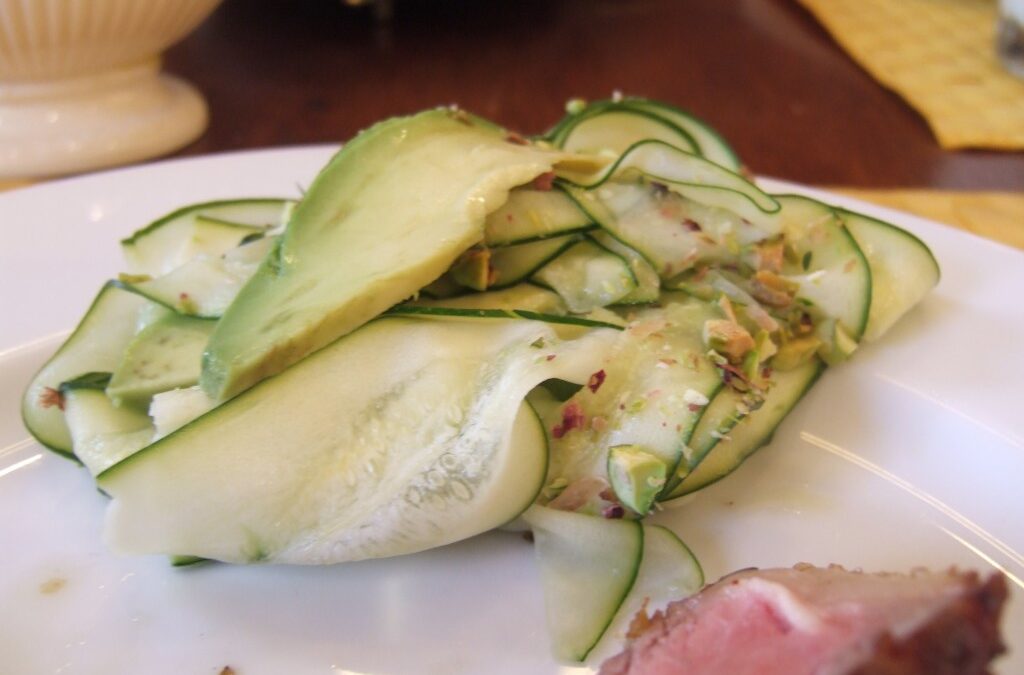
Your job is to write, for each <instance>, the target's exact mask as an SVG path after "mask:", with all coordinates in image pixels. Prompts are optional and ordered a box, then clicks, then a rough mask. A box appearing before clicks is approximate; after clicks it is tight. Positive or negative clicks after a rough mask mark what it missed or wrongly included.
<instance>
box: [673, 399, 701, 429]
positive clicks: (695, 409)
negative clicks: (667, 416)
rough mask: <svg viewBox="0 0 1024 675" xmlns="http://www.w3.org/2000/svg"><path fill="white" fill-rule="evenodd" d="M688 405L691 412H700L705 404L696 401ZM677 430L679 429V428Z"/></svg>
mask: <svg viewBox="0 0 1024 675" xmlns="http://www.w3.org/2000/svg"><path fill="white" fill-rule="evenodd" d="M686 407H687V408H688V409H689V410H690V412H700V410H701V409H703V408H704V406H702V405H697V404H696V403H690V404H688V405H687V406H686ZM676 431H678V429H677V430H676Z"/></svg>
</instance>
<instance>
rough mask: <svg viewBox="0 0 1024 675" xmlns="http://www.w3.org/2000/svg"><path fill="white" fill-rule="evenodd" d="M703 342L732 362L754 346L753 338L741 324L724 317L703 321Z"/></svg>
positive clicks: (736, 360)
mask: <svg viewBox="0 0 1024 675" xmlns="http://www.w3.org/2000/svg"><path fill="white" fill-rule="evenodd" d="M703 338H704V344H705V345H707V346H708V347H709V348H711V349H713V350H715V351H717V352H719V353H721V354H724V355H725V356H726V358H728V359H729V361H730V362H732V363H739V362H741V361H742V360H743V357H744V356H745V355H746V353H747V352H749V351H750V350H751V349H753V348H754V338H752V337H751V336H750V333H749V332H747V329H745V328H744V327H743V326H741V325H739V324H738V323H736V322H735V321H729V320H726V319H709V320H707V321H705V322H704V330H703Z"/></svg>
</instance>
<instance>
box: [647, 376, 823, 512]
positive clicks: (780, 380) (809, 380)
mask: <svg viewBox="0 0 1024 675" xmlns="http://www.w3.org/2000/svg"><path fill="white" fill-rule="evenodd" d="M824 369H825V365H824V364H823V363H822V362H821V361H819V360H818V359H813V360H811V361H809V362H807V363H806V364H804V365H802V366H800V367H799V368H795V369H793V370H788V371H782V372H779V373H776V374H775V376H774V385H773V386H772V388H771V389H770V390H769V391H768V393H767V395H766V396H765V400H764V404H763V405H762V406H761V407H760V408H758V409H757V410H756V411H754V412H752V413H751V414H750V415H748V416H747V417H746V419H744V420H743V422H742V423H740V424H738V425H736V426H735V427H734V428H733V430H732V431H731V432H730V433H729V434H728V435H726V436H724V437H722V438H719V439H718V442H717V443H716V444H715V445H714V447H713V448H711V450H710V451H709V452H708V453H707V454H706V455H705V457H704V459H703V461H701V463H700V464H698V465H697V467H696V468H695V469H694V470H693V471H692V472H690V474H689V475H688V476H686V477H685V478H684V479H683V480H682V482H680V483H679V484H678V485H677V486H676V488H675V489H674V490H673V491H672V492H671V494H669V495H668V497H667V498H666V500H663V501H667V500H668V499H675V498H678V497H682V496H684V495H688V494H690V493H692V492H696V491H697V490H700V489H701V488H704V487H707V486H708V485H710V484H711V483H714V482H715V481H718V480H720V479H722V478H724V477H725V476H727V475H728V474H730V473H732V471H734V470H735V469H736V468H737V467H739V465H740V464H742V463H743V461H744V460H745V459H746V458H747V457H749V456H750V455H751V454H753V453H754V452H755V451H756V450H757V449H758V448H760V447H761V446H763V445H765V444H766V443H768V442H769V441H770V440H771V436H772V433H773V432H774V431H775V428H776V427H777V426H778V425H779V424H780V423H781V422H782V419H783V418H784V417H785V416H786V415H787V414H788V413H789V411H790V410H792V409H793V406H795V405H796V404H797V403H798V402H799V401H800V399H801V398H802V397H803V395H804V394H805V393H807V391H808V390H809V389H810V387H811V385H812V384H814V382H815V381H816V380H817V379H818V377H819V376H820V375H821V373H822V372H823V371H824Z"/></svg>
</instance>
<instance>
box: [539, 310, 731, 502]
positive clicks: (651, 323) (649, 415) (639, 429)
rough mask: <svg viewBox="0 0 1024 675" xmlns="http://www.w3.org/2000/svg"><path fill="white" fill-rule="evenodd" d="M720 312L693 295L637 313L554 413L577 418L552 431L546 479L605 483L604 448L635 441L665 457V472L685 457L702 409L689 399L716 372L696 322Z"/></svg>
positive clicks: (704, 390) (710, 385)
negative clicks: (683, 301)
mask: <svg viewBox="0 0 1024 675" xmlns="http://www.w3.org/2000/svg"><path fill="white" fill-rule="evenodd" d="M718 316H719V314H718V313H717V311H716V310H715V309H714V308H713V307H712V306H711V305H707V304H704V303H699V302H691V303H687V304H677V303H670V304H668V305H667V306H666V307H664V308H662V309H650V310H645V311H641V312H639V313H638V315H637V317H636V319H635V320H634V322H633V323H632V324H631V325H630V327H628V328H627V329H626V331H624V332H623V334H622V336H621V337H620V338H619V340H618V341H617V343H616V344H615V347H614V348H613V349H612V350H611V351H610V352H609V353H608V354H607V356H605V358H604V360H603V361H602V363H601V370H600V371H596V372H595V373H594V374H593V376H592V377H591V378H588V380H587V381H584V383H585V384H588V385H589V386H585V387H583V388H582V389H580V390H579V391H578V392H577V393H576V394H575V395H574V396H573V397H572V398H570V399H569V400H568V401H566V402H565V403H564V404H563V405H562V408H561V410H560V411H559V412H558V415H560V416H561V417H562V418H563V419H568V416H569V415H571V414H574V413H577V412H578V414H580V415H582V418H583V419H582V422H581V423H580V424H578V425H574V426H572V427H571V428H566V426H564V424H563V426H561V428H559V429H557V430H552V429H549V431H552V432H553V436H554V438H553V439H552V441H551V468H550V470H549V475H548V482H549V483H552V482H555V481H557V482H558V483H561V484H571V483H573V482H574V481H577V480H579V479H583V478H587V477H597V478H600V479H602V480H605V481H606V482H610V481H609V479H608V474H607V464H608V459H607V455H608V451H609V449H610V448H612V447H615V446H619V445H636V446H641V447H643V448H644V449H645V450H646V451H648V452H649V453H651V454H652V455H654V456H655V457H657V458H659V459H660V460H661V461H663V462H664V464H665V466H666V470H667V473H668V474H669V475H671V473H672V472H673V471H675V469H676V466H677V465H679V464H680V463H681V462H684V461H685V460H686V454H687V452H688V450H687V445H686V443H687V441H688V440H689V438H690V434H691V433H692V431H693V427H694V425H695V424H696V423H697V420H698V419H699V417H700V414H701V408H700V407H699V406H694V405H692V404H691V403H690V401H692V400H694V399H703V398H708V399H710V398H711V397H713V396H714V393H715V392H716V391H717V390H718V388H719V387H720V386H721V377H720V375H719V373H718V371H717V370H716V368H715V367H714V366H713V365H712V364H711V363H710V361H708V359H707V358H706V356H705V351H706V350H705V348H704V345H703V342H702V338H701V329H702V327H703V325H704V322H705V321H706V320H708V319H713V318H718Z"/></svg>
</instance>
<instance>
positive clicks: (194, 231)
mask: <svg viewBox="0 0 1024 675" xmlns="http://www.w3.org/2000/svg"><path fill="white" fill-rule="evenodd" d="M293 205H294V202H291V201H288V200H285V199H233V200H223V201H215V202H203V203H201V204H191V205H189V206H185V207H182V208H180V209H177V210H176V211H174V212H172V213H169V214H168V215H166V216H163V217H162V218H160V219H158V220H156V221H154V222H153V223H151V224H150V225H147V226H146V227H144V228H142V229H141V230H139V231H138V232H135V233H134V234H133V235H131V236H130V237H128V238H126V239H123V240H122V241H121V251H122V253H123V254H124V257H125V260H126V261H127V262H128V266H129V271H130V272H131V273H133V274H147V275H150V276H161V275H163V274H166V273H167V272H170V271H171V270H173V269H174V268H176V267H179V266H180V265H183V264H185V263H186V262H188V261H189V260H191V259H192V258H194V257H195V256H197V255H199V254H206V255H211V256H217V255H220V254H222V253H224V252H226V251H228V250H230V249H232V248H234V247H236V246H238V245H239V244H240V243H241V242H242V241H243V240H244V239H246V238H247V237H249V236H251V235H253V234H257V233H261V232H265V231H267V230H269V229H271V228H273V227H276V226H278V225H281V224H282V223H283V222H284V220H285V219H286V218H287V216H288V213H289V212H290V210H291V208H292V206H293Z"/></svg>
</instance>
